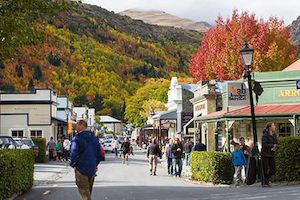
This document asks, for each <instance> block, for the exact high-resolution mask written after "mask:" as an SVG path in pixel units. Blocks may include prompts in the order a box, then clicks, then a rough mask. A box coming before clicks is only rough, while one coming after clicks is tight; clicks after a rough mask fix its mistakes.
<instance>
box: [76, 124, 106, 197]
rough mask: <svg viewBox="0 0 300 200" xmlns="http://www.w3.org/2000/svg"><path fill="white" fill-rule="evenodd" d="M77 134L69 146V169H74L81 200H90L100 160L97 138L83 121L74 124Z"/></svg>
mask: <svg viewBox="0 0 300 200" xmlns="http://www.w3.org/2000/svg"><path fill="white" fill-rule="evenodd" d="M76 131H77V134H76V135H75V137H74V138H73V140H72V144H71V163H70V165H71V167H73V168H74V169H75V178H76V185H77V187H78V190H79V193H80V196H81V200H91V194H92V189H93V184H94V179H95V176H96V173H97V171H98V164H99V163H100V160H101V155H100V143H99V140H98V138H97V137H96V136H95V135H94V134H93V133H92V132H91V131H89V130H87V123H86V121H84V120H78V121H77V123H76Z"/></svg>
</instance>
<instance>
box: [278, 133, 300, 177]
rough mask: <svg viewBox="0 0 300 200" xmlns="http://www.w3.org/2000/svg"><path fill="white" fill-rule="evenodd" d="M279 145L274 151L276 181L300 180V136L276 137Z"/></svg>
mask: <svg viewBox="0 0 300 200" xmlns="http://www.w3.org/2000/svg"><path fill="white" fill-rule="evenodd" d="M278 142H279V145H280V147H279V148H278V150H277V151H276V153H275V161H276V174H275V177H274V179H275V180H276V181H288V182H290V181H300V173H299V172H300V151H299V149H300V137H299V136H298V137H284V138H279V139H278Z"/></svg>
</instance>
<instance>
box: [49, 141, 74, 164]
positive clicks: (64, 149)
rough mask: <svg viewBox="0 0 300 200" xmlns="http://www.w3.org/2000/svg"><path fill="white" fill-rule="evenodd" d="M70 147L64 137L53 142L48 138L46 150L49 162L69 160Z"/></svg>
mask: <svg viewBox="0 0 300 200" xmlns="http://www.w3.org/2000/svg"><path fill="white" fill-rule="evenodd" d="M70 147H71V142H70V140H69V139H67V138H65V137H64V136H63V137H62V138H61V139H58V141H57V142H55V141H54V139H53V137H51V138H50V140H49V142H48V143H47V149H49V160H53V161H56V160H57V161H68V160H69V159H70Z"/></svg>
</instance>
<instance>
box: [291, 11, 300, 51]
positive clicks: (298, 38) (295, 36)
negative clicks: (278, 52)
mask: <svg viewBox="0 0 300 200" xmlns="http://www.w3.org/2000/svg"><path fill="white" fill-rule="evenodd" d="M291 38H292V40H293V42H294V43H295V44H296V45H297V46H298V47H300V16H299V17H298V18H297V19H296V20H294V21H293V22H292V25H291Z"/></svg>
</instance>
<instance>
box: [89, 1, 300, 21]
mask: <svg viewBox="0 0 300 200" xmlns="http://www.w3.org/2000/svg"><path fill="white" fill-rule="evenodd" d="M83 2H84V3H88V4H93V5H98V6H101V7H103V8H105V9H107V10H109V11H114V12H116V13H117V12H121V11H124V10H127V9H138V10H160V11H165V12H167V13H170V14H173V15H176V16H178V17H182V18H187V19H192V20H195V21H206V22H208V23H210V24H214V22H215V20H216V18H217V17H218V16H222V17H223V18H228V17H230V15H231V13H232V11H233V9H238V11H239V12H241V11H248V12H250V13H255V14H256V15H257V17H258V18H263V19H265V20H267V19H269V17H278V18H279V19H283V20H284V22H285V24H286V25H289V24H291V23H292V22H293V20H295V19H296V18H297V17H298V16H300V10H299V7H300V0H83Z"/></svg>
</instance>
